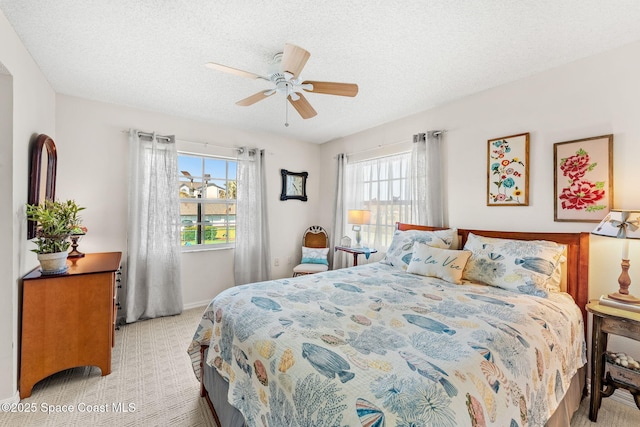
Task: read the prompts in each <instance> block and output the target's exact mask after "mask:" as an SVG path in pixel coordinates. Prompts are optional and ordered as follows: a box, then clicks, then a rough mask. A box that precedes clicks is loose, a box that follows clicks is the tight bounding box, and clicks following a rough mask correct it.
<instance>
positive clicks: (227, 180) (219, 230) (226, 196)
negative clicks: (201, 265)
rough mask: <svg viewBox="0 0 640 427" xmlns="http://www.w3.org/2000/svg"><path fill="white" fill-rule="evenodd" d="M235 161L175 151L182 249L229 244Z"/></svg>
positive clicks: (233, 211)
mask: <svg viewBox="0 0 640 427" xmlns="http://www.w3.org/2000/svg"><path fill="white" fill-rule="evenodd" d="M236 172H237V161H236V160H232V159H228V158H222V157H214V156H207V155H199V154H193V153H185V152H178V171H177V173H178V181H179V189H178V193H179V196H180V223H181V228H180V241H181V245H182V246H183V248H184V249H186V250H188V249H196V248H197V249H204V248H221V247H232V246H234V245H235V237H236V192H237V191H236V190H237V187H236Z"/></svg>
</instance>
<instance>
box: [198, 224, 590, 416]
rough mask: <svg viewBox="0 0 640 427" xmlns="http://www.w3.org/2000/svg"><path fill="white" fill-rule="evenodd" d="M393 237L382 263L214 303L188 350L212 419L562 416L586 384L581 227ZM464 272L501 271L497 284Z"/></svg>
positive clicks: (407, 228) (406, 232)
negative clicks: (578, 229) (509, 264)
mask: <svg viewBox="0 0 640 427" xmlns="http://www.w3.org/2000/svg"><path fill="white" fill-rule="evenodd" d="M396 233H397V235H398V236H399V237H398V238H396V237H397V236H394V242H393V243H392V245H391V247H390V248H389V251H388V253H387V256H386V257H385V259H384V260H383V261H382V262H378V263H370V264H367V265H362V266H358V267H352V268H348V269H341V270H332V271H328V272H325V273H320V274H315V275H307V276H301V277H297V278H292V279H280V280H273V281H268V282H261V283H254V284H250V285H243V286H238V287H235V288H232V289H228V290H226V291H224V292H222V293H221V294H220V295H218V296H217V297H216V298H214V300H213V301H212V302H211V303H210V304H209V306H208V307H207V308H206V309H205V312H204V314H203V317H202V320H201V322H200V324H199V325H198V327H197V330H196V331H195V333H194V338H193V341H192V343H191V345H190V346H189V348H188V353H189V355H190V357H191V360H192V364H193V370H194V373H195V375H196V376H197V378H198V379H199V380H200V381H201V394H202V396H204V397H205V398H206V399H207V402H208V403H209V406H210V408H211V410H212V413H213V416H214V418H215V420H216V422H217V423H218V425H220V426H225V427H226V426H242V425H248V426H325V425H326V426H333V425H339V426H360V425H362V426H385V425H386V426H394V425H397V426H421V425H424V426H430V425H433V426H463V425H469V426H485V425H486V426H512V427H516V426H543V425H546V426H561V425H563V426H566V425H569V423H570V419H571V416H572V414H573V412H575V410H576V409H577V407H578V405H579V403H580V400H581V398H582V396H583V394H584V384H585V382H584V374H585V369H584V365H585V363H586V345H585V327H584V325H585V320H586V312H585V309H584V307H585V305H586V302H587V297H588V293H587V291H588V289H587V283H588V279H587V274H588V250H589V246H588V243H589V236H588V234H587V233H521V232H499V231H480V230H462V229H458V230H451V229H439V228H434V227H425V226H415V225H410V224H398V231H397V232H396ZM447 233H453V234H447ZM425 236H427V237H428V238H427V241H426V242H425V241H421V240H420V239H423V240H424V239H425ZM402 239H404V240H402ZM430 239H431V240H430ZM495 239H499V240H495ZM532 241H535V242H532ZM540 241H541V242H540ZM407 242H409V243H407ZM552 242H556V243H557V244H559V245H558V246H559V247H560V249H558V248H556V247H555V246H553V245H554V243H552ZM503 244H506V245H507V246H502V245H503ZM474 245H475V246H474ZM509 245H511V246H509ZM513 245H515V246H513ZM532 245H536V246H535V248H536V250H539V251H543V252H539V253H536V254H535V255H536V256H530V255H531V254H526V253H517V254H516V252H517V251H516V252H513V253H514V254H516V255H517V256H516V255H514V256H516V258H515V262H513V263H512V264H513V267H508V268H511V269H512V270H513V271H511V270H507V271H506V272H504V271H501V270H500V269H502V268H504V267H503V266H502V264H501V263H505V262H506V260H509V259H510V258H509V256H510V255H509V254H508V251H507V252H504V250H505V248H507V249H509V250H512V249H513V248H514V247H516V248H517V249H518V250H519V251H522V250H523V248H524V249H527V248H529V247H531V246H532ZM537 245H542V246H543V247H542V248H541V247H540V246H537ZM456 247H457V248H464V249H466V250H465V251H459V250H457V251H456V250H455V248H456ZM452 248H454V249H452ZM462 252H465V253H464V254H463V253H462ZM466 252H469V253H470V255H467V254H466ZM547 252H549V253H553V255H552V258H549V259H551V261H545V259H546V258H545V257H546V254H547ZM543 253H544V255H543ZM505 256H506V258H505ZM465 257H468V258H467V259H466V261H465V262H466V264H465V265H463V264H464V262H463V261H464V260H459V258H465ZM483 257H485V258H483ZM453 258H455V259H456V260H458V261H455V262H454V261H453V260H452V259H453ZM433 260H436V261H438V262H437V263H436V262H432V261H433ZM442 260H444V261H442ZM556 261H557V262H556ZM456 263H457V264H456ZM496 263H497V264H500V265H498V267H499V268H498V267H496V265H497V264H496ZM412 264H413V265H412ZM435 264H437V265H438V268H439V269H440V270H438V271H437V272H436V273H433V271H431V270H430V269H432V268H434V267H433V266H434V265H435ZM469 266H472V267H473V268H471V267H469ZM474 269H475V270H474ZM458 270H460V271H458ZM473 271H476V272H481V273H482V274H484V275H485V276H481V278H484V279H487V281H491V280H490V279H491V277H494V276H496V274H497V273H505V274H502V279H506V281H505V283H504V285H505V286H502V287H498V285H500V283H498V285H496V284H494V283H493V282H492V284H493V286H489V285H487V284H486V283H480V282H479V281H478V280H474V277H472V276H473V275H472V274H471V273H472V272H473ZM531 271H534V272H535V274H530V273H531ZM462 272H464V274H467V272H469V274H468V276H469V277H466V276H464V275H463V276H462V278H461V277H460V274H462ZM523 272H524V273H523ZM543 273H544V274H543ZM547 273H549V274H548V276H549V279H550V280H548V281H547V280H546V277H547V276H545V274H547ZM451 275H453V276H451ZM540 275H542V276H543V277H545V279H544V280H541V279H540V278H539V277H538V276H540ZM452 277H453V278H452ZM514 277H521V278H525V279H526V280H523V283H516V282H514ZM502 279H501V280H502ZM551 279H552V280H551ZM456 280H461V284H456V283H455V282H456ZM549 283H553V284H554V286H555V285H557V286H558V287H559V289H555V288H553V287H551V285H549V286H547V285H548V284H549ZM513 286H515V287H513Z"/></svg>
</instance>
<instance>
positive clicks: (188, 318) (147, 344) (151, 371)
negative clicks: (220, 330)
mask: <svg viewBox="0 0 640 427" xmlns="http://www.w3.org/2000/svg"><path fill="white" fill-rule="evenodd" d="M203 311H204V308H194V309H191V310H187V311H185V312H184V313H183V314H181V315H180V316H173V317H165V318H161V319H154V320H147V321H143V322H138V323H134V324H131V325H126V326H122V327H121V328H120V330H119V331H117V332H116V346H115V348H114V351H113V360H112V370H111V374H110V375H107V376H105V377H102V376H101V375H100V370H99V369H98V368H91V367H86V368H75V369H69V370H67V371H63V372H60V373H58V374H55V375H53V376H51V377H49V378H47V379H45V380H43V381H41V382H39V383H38V384H36V386H35V387H34V389H33V393H32V395H31V397H29V398H27V399H23V400H22V402H21V403H22V404H35V405H34V406H35V408H36V411H35V412H31V413H10V414H2V415H0V426H11V427H14V426H25V427H26V426H28V427H32V426H63V425H73V426H116V425H117V426H119V427H125V426H208V427H215V423H214V422H213V419H212V417H211V415H210V412H209V408H208V406H207V404H206V402H205V401H204V399H202V398H201V397H200V393H199V391H200V387H199V384H198V381H197V380H196V378H195V376H194V375H193V371H192V369H191V364H190V360H189V356H188V355H187V352H186V349H187V347H188V346H189V343H190V342H191V337H192V335H193V333H194V331H195V329H196V326H197V324H198V322H199V319H200V316H201V314H202V312H203ZM154 355H155V356H154ZM114 404H115V405H116V407H117V405H118V404H121V405H122V406H121V407H124V408H127V409H129V408H130V406H129V405H133V406H132V407H131V409H135V410H134V411H131V410H129V412H123V411H121V412H116V411H114ZM56 405H60V406H58V407H56ZM62 405H68V406H70V407H72V408H73V409H74V412H72V413H69V412H67V413H64V412H60V411H62ZM49 407H53V412H51V413H46V412H45V411H44V410H43V409H44V408H49ZM94 407H95V408H96V409H98V410H100V409H105V410H108V412H88V411H87V408H91V409H93V408H94ZM82 409H84V412H80V410H82ZM588 415H589V399H584V400H583V401H582V404H581V405H580V409H579V410H578V412H577V413H576V414H575V415H574V417H573V420H572V422H571V427H591V426H594V425H603V426H607V427H627V426H628V427H636V426H639V425H640V411H639V410H638V409H636V408H632V407H630V406H627V405H624V404H621V403H618V402H616V401H614V400H612V399H610V398H609V399H604V400H603V402H602V407H601V409H600V412H599V413H598V422H597V423H596V424H594V423H592V422H590V421H589V417H588ZM281 427H285V426H281Z"/></svg>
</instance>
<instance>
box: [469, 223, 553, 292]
mask: <svg viewBox="0 0 640 427" xmlns="http://www.w3.org/2000/svg"><path fill="white" fill-rule="evenodd" d="M464 249H465V250H468V251H471V252H472V254H471V257H470V258H469V261H467V265H466V267H465V269H464V271H463V274H462V278H463V279H466V280H471V281H479V282H482V283H486V284H488V285H491V286H496V287H499V288H503V289H508V290H511V291H515V292H520V293H524V294H531V295H536V296H541V297H546V296H547V295H548V294H547V291H548V290H549V289H550V288H551V287H552V286H553V285H552V284H551V280H550V279H551V277H552V276H554V271H556V270H557V267H558V264H560V261H561V258H562V256H563V255H562V254H563V252H564V251H565V246H564V245H559V244H557V243H554V242H549V241H545V240H511V239H496V238H491V237H482V236H476V235H475V234H473V233H469V237H468V238H467V242H466V243H465V245H464ZM556 274H557V273H556ZM556 277H557V276H556Z"/></svg>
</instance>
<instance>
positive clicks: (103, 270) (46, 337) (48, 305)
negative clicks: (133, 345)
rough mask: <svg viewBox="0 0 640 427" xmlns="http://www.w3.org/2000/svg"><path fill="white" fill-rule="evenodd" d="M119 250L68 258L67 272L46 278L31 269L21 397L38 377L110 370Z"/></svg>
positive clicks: (24, 309)
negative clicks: (83, 368)
mask: <svg viewBox="0 0 640 427" xmlns="http://www.w3.org/2000/svg"><path fill="white" fill-rule="evenodd" d="M121 256H122V253H121V252H105V253H95V254H86V256H84V257H82V258H69V259H68V260H67V264H68V265H69V270H68V271H67V272H66V273H64V274H60V275H50V276H43V275H42V274H40V269H39V268H37V269H35V270H33V271H31V272H30V273H29V274H27V275H26V276H25V277H24V278H23V284H22V330H21V349H20V398H25V397H29V396H30V395H31V389H32V388H33V386H34V385H35V384H36V383H37V382H38V381H40V380H42V379H44V378H46V377H48V376H49V375H52V374H54V373H56V372H60V371H63V370H65V369H69V368H74V367H77V366H97V367H99V368H100V370H101V371H102V375H108V374H110V373H111V350H112V347H113V345H114V344H115V334H114V329H115V322H116V311H117V310H116V303H117V302H116V295H117V292H116V283H117V282H118V281H119V280H120V279H119V274H120V271H119V268H120V258H121Z"/></svg>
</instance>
